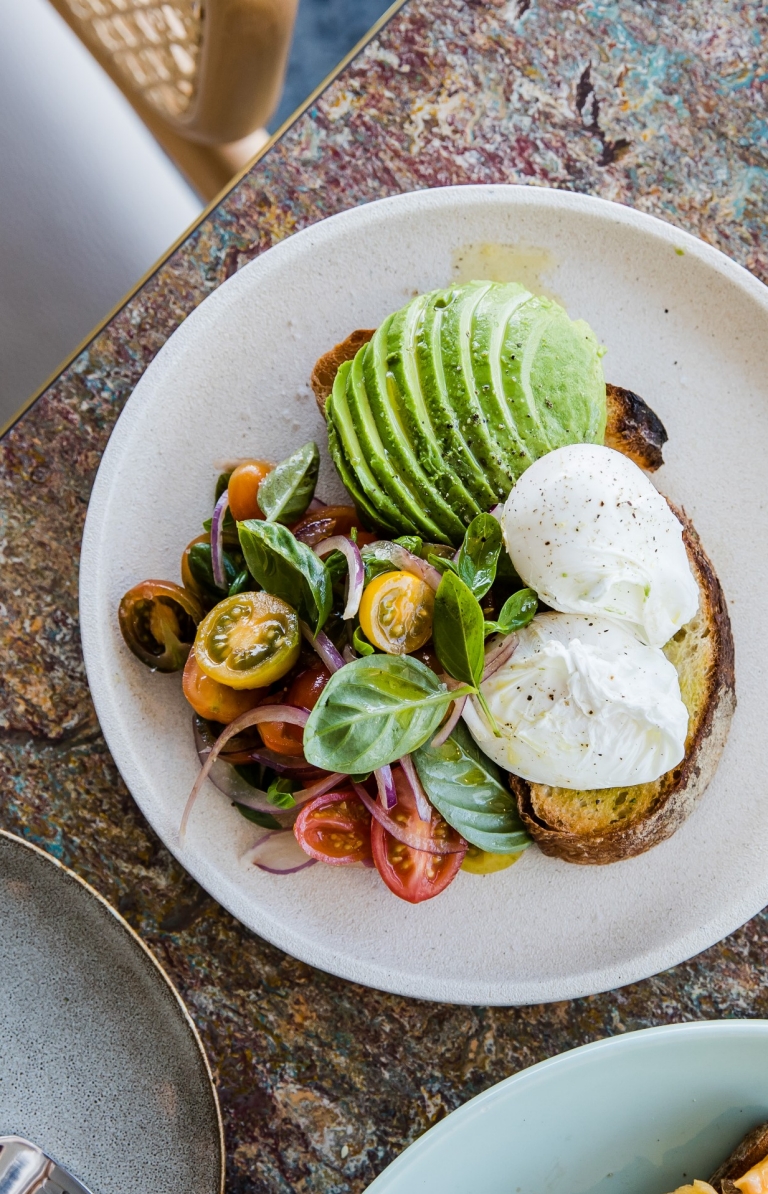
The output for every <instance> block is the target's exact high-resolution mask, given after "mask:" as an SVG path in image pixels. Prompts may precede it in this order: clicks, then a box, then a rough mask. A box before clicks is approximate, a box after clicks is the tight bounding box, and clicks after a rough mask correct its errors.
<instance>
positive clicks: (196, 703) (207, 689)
mask: <svg viewBox="0 0 768 1194" xmlns="http://www.w3.org/2000/svg"><path fill="white" fill-rule="evenodd" d="M181 687H182V691H183V692H184V696H185V697H186V698H187V700H188V701H189V703H190V705H191V706H192V708H193V709H194V711H195V713H199V714H200V716H201V717H205V718H206V720H207V721H220V722H222V723H223V724H224V725H229V723H230V722H231V721H234V720H235V718H236V717H239V716H240V714H241V713H247V712H248V710H249V709H253V708H254V707H255V706H256V705H258V703H259V700H260V699H261V697H262V696H263V689H260V688H241V689H235V688H228V687H227V686H226V684H219V682H218V680H212V679H211V678H210V676H206V674H205V672H203V671H201V669H200V666H199V664H198V662H197V660H196V659H195V652H194V648H193V650H191V651H190V653H189V656H188V658H187V662H186V665H185V667H184V676H183V679H182V682H181Z"/></svg>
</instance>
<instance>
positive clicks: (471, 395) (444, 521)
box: [325, 282, 606, 545]
mask: <svg viewBox="0 0 768 1194" xmlns="http://www.w3.org/2000/svg"><path fill="white" fill-rule="evenodd" d="M601 356H602V350H601V348H600V345H599V344H598V342H597V339H596V337H595V335H594V332H593V331H592V329H591V328H590V327H589V325H588V324H587V323H585V322H584V320H581V319H577V320H572V319H570V318H569V316H568V314H567V312H566V311H565V310H564V309H563V308H562V307H561V306H560V305H559V304H558V303H556V302H554V301H553V300H552V299H547V298H542V297H541V296H537V295H533V294H531V293H530V291H528V290H526V289H525V287H524V286H520V285H518V284H517V283H516V282H469V283H468V284H467V285H464V286H454V287H451V288H450V289H448V290H434V291H432V292H431V293H430V294H423V295H419V296H417V297H416V298H415V299H413V300H412V301H411V302H410V303H408V304H407V305H406V306H405V307H403V308H402V309H401V310H400V311H397V312H395V314H394V315H390V316H389V317H388V318H387V319H385V320H384V322H383V323H382V325H381V326H380V327H379V329H378V330H377V332H376V334H375V335H374V337H373V339H372V340H371V341H369V343H367V344H364V345H363V347H362V348H361V349H360V350H359V352H358V353H357V356H356V357H355V359H354V361H352V362H351V363H347V364H345V365H342V366H341V368H340V369H339V371H338V374H337V375H336V381H335V384H334V387H333V393H332V394H331V396H330V397H329V399H328V402H327V404H326V408H325V415H326V420H327V423H328V442H329V447H330V452H331V456H332V457H333V460H334V462H335V464H336V468H337V469H338V472H339V475H340V477H341V479H342V481H343V482H344V484H345V486H346V487H347V489H348V490H349V492H350V494H351V496H352V498H353V500H354V502H355V503H356V504H357V505H358V507H359V509H360V511H361V513H362V514H363V515H364V516H365V517H366V518H367V520H368V521H369V522H370V523H371V524H372V525H373V526H374V527H376V528H378V529H380V530H381V531H383V532H386V533H387V534H390V535H391V534H396V535H404V534H419V535H422V536H423V537H424V538H426V539H429V540H430V541H432V542H435V543H450V544H453V545H458V544H459V543H460V542H461V540H462V538H463V535H464V530H465V528H466V526H467V525H468V524H469V523H470V522H471V521H472V519H473V517H474V516H475V515H476V514H479V513H480V512H481V511H485V510H490V509H491V507H493V506H494V505H496V503H497V502H503V501H504V500H505V499H506V497H507V495H508V493H509V491H510V489H511V488H512V486H513V485H514V484H515V482H516V481H517V479H518V477H519V476H520V475H521V473H523V472H524V471H525V469H526V468H528V466H529V465H531V464H533V462H534V460H537V459H538V458H539V457H540V456H543V455H544V454H545V453H546V452H551V451H552V450H553V449H554V448H562V447H564V446H565V445H566V444H575V443H602V442H603V439H604V435H605V419H606V398H605V379H604V377H603V369H602V365H601V363H600V358H601Z"/></svg>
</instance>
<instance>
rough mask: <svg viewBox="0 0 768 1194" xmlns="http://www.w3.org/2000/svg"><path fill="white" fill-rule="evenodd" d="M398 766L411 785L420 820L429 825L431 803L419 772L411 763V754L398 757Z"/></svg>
mask: <svg viewBox="0 0 768 1194" xmlns="http://www.w3.org/2000/svg"><path fill="white" fill-rule="evenodd" d="M400 766H401V767H402V769H403V772H404V773H405V778H406V779H407V780H408V783H409V784H410V785H411V791H412V792H413V798H414V800H415V801H416V811H417V812H418V814H419V816H420V817H421V819H422V821H425V822H426V823H427V825H429V824H430V823H431V821H432V805H431V804H430V803H429V797H428V796H427V793H426V792H425V791H424V788H423V787H422V783H421V780H420V779H419V774H418V772H417V770H416V768H415V767H414V765H413V759H412V758H411V756H410V755H403V757H402V758H401V759H400Z"/></svg>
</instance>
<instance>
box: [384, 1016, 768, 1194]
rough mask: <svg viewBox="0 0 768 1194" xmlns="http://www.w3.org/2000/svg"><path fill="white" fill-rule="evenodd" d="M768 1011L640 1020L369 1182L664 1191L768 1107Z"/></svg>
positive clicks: (412, 1193)
mask: <svg viewBox="0 0 768 1194" xmlns="http://www.w3.org/2000/svg"><path fill="white" fill-rule="evenodd" d="M766 1072H768V1021H766V1020H725V1021H717V1020H716V1021H710V1022H709V1023H700V1024H672V1025H667V1026H665V1027H664V1028H649V1029H646V1030H645V1031H644V1032H629V1033H627V1034H626V1035H624V1036H616V1037H611V1038H610V1039H609V1040H606V1041H597V1042H596V1043H595V1044H592V1045H585V1046H583V1048H581V1049H574V1050H572V1051H571V1052H569V1053H562V1054H561V1055H560V1056H559V1057H553V1058H552V1059H551V1060H549V1061H543V1062H541V1063H540V1064H539V1065H535V1066H532V1067H531V1069H529V1070H523V1071H522V1073H520V1074H515V1075H514V1077H512V1078H507V1079H506V1081H505V1082H500V1083H499V1084H498V1086H493V1087H491V1089H490V1090H487V1091H485V1092H484V1093H483V1094H481V1095H478V1096H477V1098H475V1099H472V1100H471V1102H469V1103H467V1104H466V1105H465V1106H464V1107H461V1108H460V1109H459V1110H458V1111H454V1113H453V1114H452V1115H449V1116H448V1117H447V1118H446V1119H444V1120H442V1122H441V1123H439V1124H437V1125H436V1127H434V1128H432V1129H431V1130H430V1131H429V1132H427V1133H425V1135H424V1136H422V1137H421V1138H420V1139H419V1140H417V1141H416V1143H415V1144H412V1145H411V1147H410V1148H409V1149H407V1150H406V1151H405V1152H404V1153H403V1154H402V1156H400V1157H398V1159H397V1160H396V1161H395V1162H394V1163H393V1164H392V1165H390V1166H389V1168H388V1169H386V1170H385V1171H384V1173H382V1174H381V1176H380V1177H378V1178H377V1179H376V1181H375V1182H374V1183H373V1185H371V1186H369V1191H370V1194H468V1191H473V1192H474V1191H477V1192H478V1194H479V1192H481V1191H482V1194H665V1191H670V1190H675V1189H676V1188H677V1187H678V1186H681V1185H683V1184H684V1183H685V1182H692V1181H693V1179H694V1178H699V1179H700V1180H702V1181H706V1180H707V1178H708V1177H710V1176H711V1175H712V1173H714V1171H715V1169H717V1167H718V1166H719V1165H720V1164H721V1163H722V1162H723V1161H724V1160H725V1159H726V1157H727V1156H729V1155H730V1153H731V1152H732V1150H733V1149H734V1148H735V1146H736V1145H737V1144H738V1143H739V1141H740V1140H741V1139H742V1137H743V1136H745V1135H746V1133H747V1132H748V1131H750V1130H751V1129H752V1128H754V1127H757V1126H758V1124H761V1123H765V1121H766V1120H767V1119H768V1090H767V1089H766V1083H765V1075H766Z"/></svg>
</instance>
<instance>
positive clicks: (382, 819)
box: [352, 780, 467, 855]
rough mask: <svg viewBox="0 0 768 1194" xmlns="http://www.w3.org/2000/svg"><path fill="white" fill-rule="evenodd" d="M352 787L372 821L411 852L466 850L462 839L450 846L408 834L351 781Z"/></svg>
mask: <svg viewBox="0 0 768 1194" xmlns="http://www.w3.org/2000/svg"><path fill="white" fill-rule="evenodd" d="M352 787H353V788H354V789H355V791H356V792H357V794H358V796H359V797H360V799H361V800H362V802H363V804H364V805H365V807H366V808H367V809H368V812H369V813H370V814H371V816H372V817H373V819H374V820H375V821H378V822H379V825H381V826H382V828H383V829H386V831H387V833H388V834H389V835H390V836H391V837H393V838H395V839H396V840H397V841H398V842H402V843H403V845H404V846H410V847H411V849H412V850H421V851H422V853H423V854H443V855H445V854H461V853H463V852H464V851H465V850H466V848H467V843H466V842H465V841H464V838H460V839H459V843H458V844H456V845H452V844H451V843H450V842H437V841H436V840H435V839H434V838H423V837H422V836H421V835H420V834H418V833H409V832H408V830H407V829H404V828H403V826H402V825H398V823H397V821H394V820H393V819H392V817H390V816H389V815H388V814H387V813H385V812H384V809H383V808H382V807H381V805H380V804H377V803H376V801H375V800H371V798H370V796H369V795H368V793H367V792H366V790H365V788H364V787H363V786H362V784H358V783H355V782H354V780H353V781H352Z"/></svg>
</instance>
